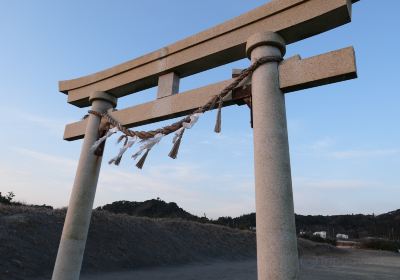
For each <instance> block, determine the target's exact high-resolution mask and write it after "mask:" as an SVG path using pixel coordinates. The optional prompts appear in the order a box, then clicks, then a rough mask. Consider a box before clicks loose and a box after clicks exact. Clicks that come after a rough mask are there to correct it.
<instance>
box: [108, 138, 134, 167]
mask: <svg viewBox="0 0 400 280" xmlns="http://www.w3.org/2000/svg"><path fill="white" fill-rule="evenodd" d="M136 140H137V137H136V136H135V137H130V138H128V141H127V143H126V144H125V145H124V146H123V147H122V148H121V149H120V150H119V153H118V155H116V156H115V157H113V158H112V159H111V160H110V161H109V162H108V164H113V163H114V164H115V165H119V163H120V162H121V159H122V156H123V155H124V153H125V152H126V150H128V149H129V148H130V147H132V146H133V144H135V142H136Z"/></svg>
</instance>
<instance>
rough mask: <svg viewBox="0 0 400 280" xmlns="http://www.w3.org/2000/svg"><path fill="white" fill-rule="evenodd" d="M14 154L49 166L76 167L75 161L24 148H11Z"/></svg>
mask: <svg viewBox="0 0 400 280" xmlns="http://www.w3.org/2000/svg"><path fill="white" fill-rule="evenodd" d="M13 149H14V150H15V152H16V153H18V154H20V155H21V156H25V157H26V156H28V157H30V158H33V159H36V160H39V161H41V162H45V163H47V164H49V165H51V166H53V167H54V166H58V167H67V168H75V167H76V166H77V161H76V160H72V159H69V158H66V157H62V156H55V155H51V154H48V153H42V152H38V151H34V150H30V149H25V148H19V147H16V148H13Z"/></svg>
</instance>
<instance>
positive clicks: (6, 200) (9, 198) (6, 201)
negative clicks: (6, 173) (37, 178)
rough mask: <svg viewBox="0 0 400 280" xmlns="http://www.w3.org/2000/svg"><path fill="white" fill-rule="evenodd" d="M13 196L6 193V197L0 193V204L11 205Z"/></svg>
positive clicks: (10, 193)
mask: <svg viewBox="0 0 400 280" xmlns="http://www.w3.org/2000/svg"><path fill="white" fill-rule="evenodd" d="M14 197H15V194H14V193H13V192H8V193H7V194H6V195H2V194H1V192H0V203H4V204H11V203H12V200H13V198H14Z"/></svg>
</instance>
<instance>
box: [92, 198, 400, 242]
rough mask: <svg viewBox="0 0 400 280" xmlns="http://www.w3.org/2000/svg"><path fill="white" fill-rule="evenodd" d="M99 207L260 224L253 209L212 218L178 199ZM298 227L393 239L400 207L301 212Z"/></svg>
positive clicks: (399, 232) (398, 234)
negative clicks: (367, 212) (195, 212)
mask: <svg viewBox="0 0 400 280" xmlns="http://www.w3.org/2000/svg"><path fill="white" fill-rule="evenodd" d="M97 210H106V211H109V212H112V213H116V214H120V213H125V214H128V215H132V216H136V217H150V218H181V219H185V220H190V221H198V222H207V223H213V224H219V225H224V226H229V227H232V228H239V229H249V228H252V227H255V226H256V214H255V213H250V214H246V215H242V216H239V217H236V218H232V217H220V218H218V219H216V220H209V219H207V218H205V217H198V216H195V215H192V214H190V213H189V212H187V211H185V210H184V209H182V208H180V207H179V206H178V205H177V204H176V203H174V202H169V203H167V202H165V201H163V200H160V199H151V200H146V201H144V202H135V201H116V202H113V203H111V204H107V205H104V206H102V207H98V208H97ZM296 228H297V232H298V233H299V232H300V230H302V231H306V232H310V233H312V232H315V231H326V232H327V235H328V237H334V236H335V235H336V234H337V233H344V234H348V235H349V236H350V238H363V237H368V236H373V237H382V238H385V239H389V240H400V209H399V210H396V211H392V212H388V213H385V214H381V215H377V216H376V215H363V214H351V215H333V216H322V215H316V216H311V215H307V216H304V215H297V214H296Z"/></svg>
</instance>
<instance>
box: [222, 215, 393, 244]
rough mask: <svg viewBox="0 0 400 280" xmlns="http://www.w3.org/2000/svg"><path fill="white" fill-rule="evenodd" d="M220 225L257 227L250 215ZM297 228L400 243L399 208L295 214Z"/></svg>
mask: <svg viewBox="0 0 400 280" xmlns="http://www.w3.org/2000/svg"><path fill="white" fill-rule="evenodd" d="M216 222H217V223H218V224H222V225H226V226H230V227H234V228H250V227H255V225H256V214H255V213H251V214H247V215H242V216H240V217H237V218H231V217H221V218H218V220H217V221H216ZM296 229H297V232H298V233H299V232H300V230H302V231H306V232H315V231H326V232H327V234H328V236H329V237H334V236H335V235H336V234H337V233H344V234H348V235H349V236H350V237H351V238H363V237H369V236H373V237H381V238H386V239H389V240H400V209H399V210H396V211H392V212H389V213H385V214H381V215H377V216H376V215H363V214H356V215H354V214H351V215H333V216H322V215H317V216H311V215H307V216H304V215H297V214H296Z"/></svg>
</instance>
